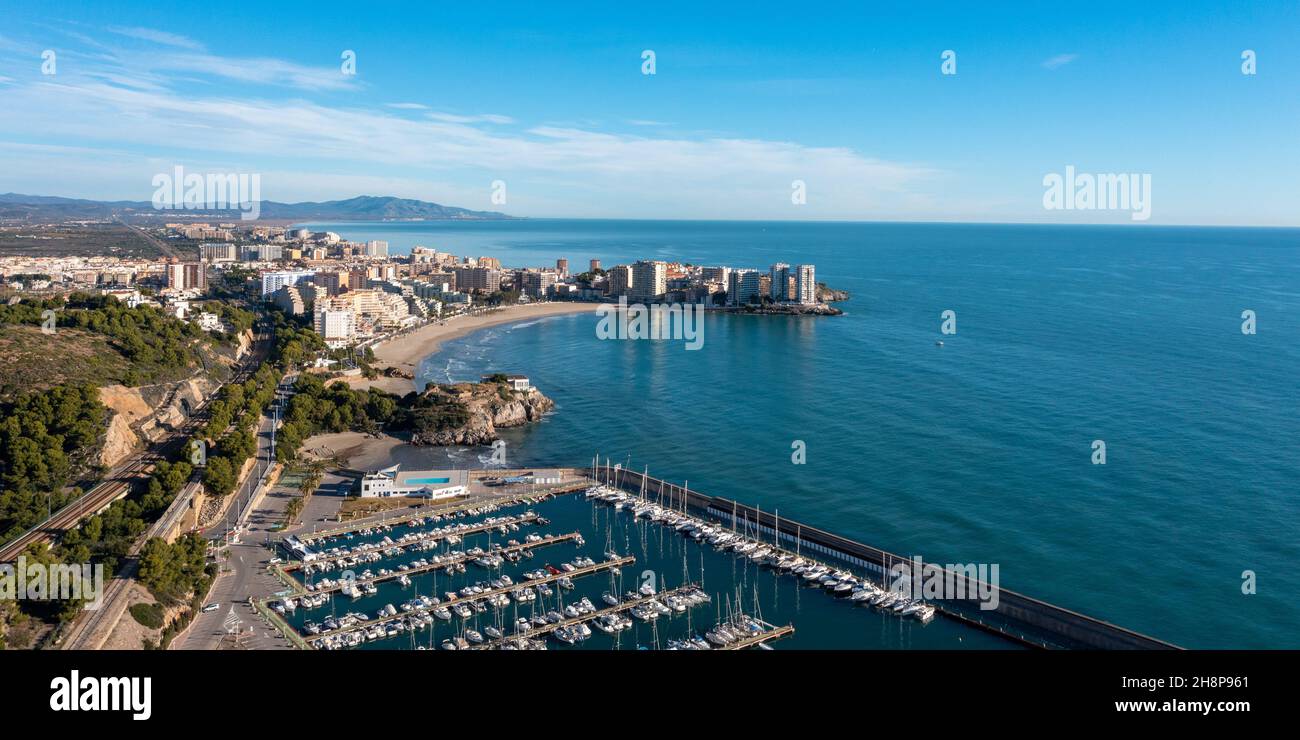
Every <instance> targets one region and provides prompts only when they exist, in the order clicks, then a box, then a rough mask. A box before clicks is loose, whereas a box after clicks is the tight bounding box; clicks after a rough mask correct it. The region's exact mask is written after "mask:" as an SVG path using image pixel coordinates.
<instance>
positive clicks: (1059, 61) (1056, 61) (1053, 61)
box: [1043, 54, 1079, 69]
mask: <svg viewBox="0 0 1300 740" xmlns="http://www.w3.org/2000/svg"><path fill="white" fill-rule="evenodd" d="M1078 58H1079V55H1078V54H1057V55H1056V56H1054V57H1051V58H1049V59H1045V60H1043V67H1045V68H1047V69H1056V68H1057V67H1064V66H1065V65H1067V64H1069V63H1070V62H1073V61H1074V60H1076V59H1078Z"/></svg>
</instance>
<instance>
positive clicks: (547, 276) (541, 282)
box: [519, 270, 557, 298]
mask: <svg viewBox="0 0 1300 740" xmlns="http://www.w3.org/2000/svg"><path fill="white" fill-rule="evenodd" d="M556 278H557V276H556V274H555V273H553V272H550V271H537V270H529V271H527V272H522V273H520V274H519V287H520V288H522V289H523V292H524V293H527V294H528V295H530V296H532V297H533V298H545V297H546V296H547V295H549V294H550V292H551V289H552V288H553V287H554V286H555V282H556Z"/></svg>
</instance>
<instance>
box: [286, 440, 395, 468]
mask: <svg viewBox="0 0 1300 740" xmlns="http://www.w3.org/2000/svg"><path fill="white" fill-rule="evenodd" d="M403 444H406V443H405V441H403V440H401V439H398V438H397V437H392V436H389V435H387V434H384V435H380V436H379V437H372V436H370V435H368V434H362V433H361V432H339V433H337V434H317V435H316V436H314V437H310V438H308V439H307V440H306V441H304V442H303V445H302V449H303V451H304V452H306V453H308V454H310V455H314V456H316V457H332V456H334V455H342V456H343V457H345V458H347V461H348V467H350V468H355V469H358V470H375V469H378V468H383V467H387V466H388V465H391V464H392V463H391V462H389V461H390V460H391V459H392V457H393V450H394V449H395V448H397V447H400V446H401V445H403Z"/></svg>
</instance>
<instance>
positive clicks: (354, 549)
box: [267, 473, 1014, 650]
mask: <svg viewBox="0 0 1300 740" xmlns="http://www.w3.org/2000/svg"><path fill="white" fill-rule="evenodd" d="M596 477H598V475H596V474H591V473H589V480H588V484H587V485H586V486H585V487H582V488H581V489H579V490H581V491H582V492H581V493H573V494H569V495H565V494H560V495H554V496H548V497H546V498H545V500H539V498H538V497H536V496H521V497H518V498H517V499H510V498H503V499H500V500H496V501H493V502H492V503H491V504H490V505H480V506H473V507H465V508H463V509H461V510H458V511H456V512H454V513H447V514H440V515H430V514H424V515H416V516H406V517H398V518H394V519H393V520H392V521H388V522H382V523H374V522H370V523H367V524H361V525H356V526H353V527H350V528H349V527H343V528H339V529H335V530H331V531H329V532H324V533H318V534H314V535H304V536H301V537H299V538H293V539H290V538H286V539H285V540H284V541H283V542H282V545H283V547H284V550H285V551H286V553H288V554H290V555H295V554H296V555H307V556H308V557H309V558H310V561H309V562H304V561H302V560H296V561H291V562H290V563H289V564H287V565H286V566H285V567H284V569H283V574H284V577H287V578H292V579H294V580H293V583H294V584H295V588H294V590H293V591H292V592H287V593H286V594H284V595H282V596H281V597H280V598H278V599H275V600H272V601H270V602H268V604H267V606H268V607H269V608H270V609H271V610H272V611H273V612H274V614H275V615H276V618H277V619H280V620H283V622H284V623H285V626H286V627H288V628H291V629H293V630H294V631H295V632H296V633H297V635H298V636H299V637H300V638H301V639H302V641H303V643H302V644H304V645H305V646H306V647H309V648H314V649H325V650H328V649H345V648H352V649H398V650H401V649H413V650H433V649H442V650H452V649H494V648H495V649H508V650H519V649H542V648H545V649H667V650H674V649H676V650H689V649H742V648H760V647H761V648H765V649H770V648H769V643H776V642H778V641H779V643H780V644H781V645H786V644H788V645H790V646H792V647H836V646H844V645H845V643H848V646H851V647H861V648H868V647H896V648H911V647H944V646H949V647H964V646H970V647H985V648H989V647H1014V645H1012V644H1010V643H1008V642H1007V641H1005V640H1001V639H996V638H993V637H991V636H989V635H985V634H981V633H978V632H974V631H971V630H969V629H966V628H964V627H958V626H955V625H951V624H945V625H932V624H927V623H930V622H933V621H934V616H933V614H927V613H926V611H925V610H922V609H920V608H919V607H920V606H923V605H916V606H917V607H918V608H914V609H913V610H912V611H911V612H909V613H908V614H907V615H902V614H901V613H899V612H895V611H893V610H892V604H888V605H883V606H881V607H880V608H878V609H877V608H872V607H871V605H870V604H869V603H868V602H869V598H870V597H873V596H876V595H878V593H879V590H878V588H877V587H876V586H875V585H874V584H873V583H872V582H870V581H868V580H866V579H862V578H860V577H858V576H854V575H852V574H851V573H850V572H849V571H848V570H847V569H843V568H829V567H826V566H824V565H823V564H821V563H818V562H817V561H815V560H813V559H812V558H804V561H803V562H795V561H794V559H793V558H786V559H785V560H782V557H781V556H782V555H784V553H776V552H775V550H774V549H773V548H772V547H771V546H770V545H767V544H766V543H760V541H757V540H751V539H750V538H748V537H742V536H741V534H739V531H738V532H737V533H735V534H734V536H730V537H729V536H727V535H728V534H732V533H731V532H730V530H727V531H726V532H723V531H722V530H721V529H719V530H717V531H714V532H708V531H706V530H705V528H706V527H709V526H714V527H716V526H718V525H717V523H716V522H715V523H714V524H713V525H709V524H708V523H706V521H705V520H704V519H695V518H694V517H687V516H684V515H681V514H679V513H675V512H670V510H669V509H667V508H666V507H659V506H658V504H655V503H652V502H651V501H650V499H649V495H648V494H646V493H644V492H640V491H638V492H637V493H627V492H620V491H618V490H617V489H615V488H613V487H610V486H605V485H599V484H597V483H596V481H595V480H594V479H595V478H596ZM670 517H671V518H670ZM692 525H695V526H694V527H692ZM548 527H557V528H559V529H560V530H561V533H553V532H550V531H547V530H548ZM742 529H743V528H742ZM525 530H527V532H526V533H525ZM697 535H698V536H697ZM710 538H712V540H711V539H710ZM588 543H590V544H588ZM552 545H554V546H555V547H551V546H552ZM567 547H573V548H574V549H575V550H577V551H578V554H577V555H576V556H573V555H569V554H568V552H572V551H569V550H568V549H567ZM543 551H545V552H546V553H547V557H553V558H555V559H554V560H552V561H543V557H540V556H541V554H542V553H543ZM774 554H775V557H771V556H773V555H774ZM768 558H770V559H768ZM552 563H554V564H552ZM634 565H636V566H639V568H632V567H631V566H634ZM796 568H797V569H799V572H798V573H795V572H794V570H795V569H796ZM345 573H346V574H347V577H346V578H345V577H344V574H345ZM678 573H680V577H678V576H677V575H675V574H678ZM601 576H604V577H601ZM900 612H901V610H900ZM801 623H802V624H806V625H812V627H811V628H810V629H807V630H799V629H798V628H799V627H800V625H801Z"/></svg>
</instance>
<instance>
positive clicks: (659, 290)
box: [628, 260, 668, 301]
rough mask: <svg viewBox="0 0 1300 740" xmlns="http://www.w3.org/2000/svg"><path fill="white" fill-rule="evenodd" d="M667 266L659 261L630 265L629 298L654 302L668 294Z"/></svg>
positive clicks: (646, 261)
mask: <svg viewBox="0 0 1300 740" xmlns="http://www.w3.org/2000/svg"><path fill="white" fill-rule="evenodd" d="M667 274H668V266H667V264H666V263H664V262H661V261H659V260H641V261H639V262H637V263H636V264H635V265H632V285H631V290H630V291H629V293H628V296H629V297H630V298H635V299H637V300H641V301H654V300H656V299H658V298H659V297H660V296H662V295H663V294H664V293H667V292H668V277H667Z"/></svg>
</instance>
